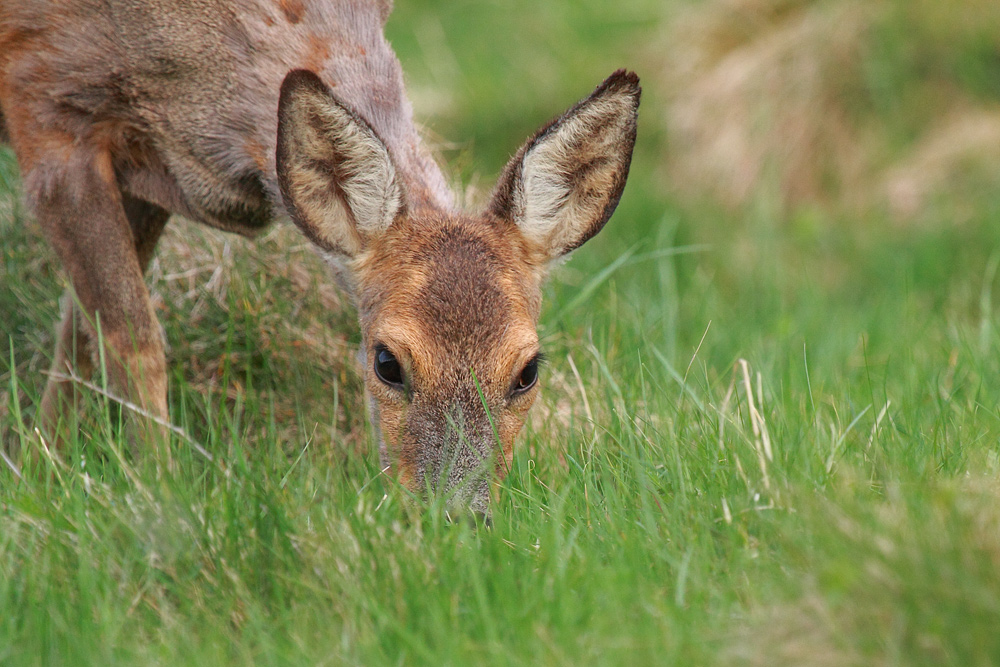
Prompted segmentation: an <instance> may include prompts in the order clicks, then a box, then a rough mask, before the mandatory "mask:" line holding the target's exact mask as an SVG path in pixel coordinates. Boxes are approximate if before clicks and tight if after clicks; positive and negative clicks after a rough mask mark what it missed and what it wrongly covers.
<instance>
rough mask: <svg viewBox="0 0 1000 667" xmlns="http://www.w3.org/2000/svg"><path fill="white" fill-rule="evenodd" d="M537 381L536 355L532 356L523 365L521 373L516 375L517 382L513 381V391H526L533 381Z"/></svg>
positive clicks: (516, 392) (517, 392) (518, 392)
mask: <svg viewBox="0 0 1000 667" xmlns="http://www.w3.org/2000/svg"><path fill="white" fill-rule="evenodd" d="M537 381H538V357H537V356H536V357H533V358H532V359H531V361H529V362H528V363H526V364H525V365H524V368H523V369H522V370H521V374H520V375H519V376H517V382H515V383H514V393H515V394H520V393H523V392H525V391H528V390H529V389H531V388H532V387H533V386H535V382H537Z"/></svg>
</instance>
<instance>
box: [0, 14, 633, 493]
mask: <svg viewBox="0 0 1000 667" xmlns="http://www.w3.org/2000/svg"><path fill="white" fill-rule="evenodd" d="M390 8H391V0H367V1H366V0H144V1H137V0H0V137H4V138H5V140H6V141H8V142H9V143H10V145H11V146H12V147H13V150H14V152H15V154H16V156H17V160H18V163H19V165H20V169H21V174H22V180H23V183H24V194H25V198H26V200H27V203H28V206H29V208H30V210H31V211H32V212H33V214H34V215H35V217H36V218H37V220H38V222H39V224H40V225H41V227H42V228H43V230H44V233H45V234H46V236H47V238H48V239H49V241H50V242H51V244H52V247H53V248H54V249H55V251H56V253H57V254H58V256H59V258H60V260H61V261H62V263H63V266H64V267H65V269H66V271H67V273H68V275H69V279H70V281H71V284H72V290H73V294H74V295H75V298H74V297H73V295H70V297H69V298H66V299H65V307H64V314H63V319H62V323H61V324H60V326H59V329H58V333H57V343H56V349H55V355H54V359H53V366H52V368H53V371H54V373H53V376H51V377H50V378H49V380H48V384H47V386H46V389H45V393H44V395H43V397H42V401H41V405H40V407H39V410H38V422H39V425H40V427H41V428H42V430H43V431H45V432H48V433H53V432H54V431H55V430H56V429H57V427H58V426H59V425H60V424H62V423H63V421H64V420H66V419H67V418H68V417H69V416H70V415H71V414H72V412H73V410H74V409H75V408H74V407H73V406H74V405H75V392H77V391H78V388H77V386H76V384H75V383H74V382H71V381H67V380H66V375H65V373H66V370H67V369H68V368H70V367H71V365H72V364H75V365H76V368H77V370H78V372H79V373H80V374H81V375H82V374H86V373H91V372H93V370H94V367H95V363H96V359H97V358H98V356H97V355H98V352H99V351H98V350H97V349H95V348H96V347H97V342H96V341H97V340H98V336H97V323H98V322H99V326H100V332H101V337H100V339H101V340H102V341H103V344H104V352H105V353H106V355H105V358H106V362H107V372H108V376H109V381H110V382H111V384H112V388H113V389H114V390H115V391H116V392H118V393H120V394H121V395H123V396H125V397H127V398H128V399H130V400H131V401H132V402H133V403H136V404H138V405H139V406H141V407H142V408H143V409H144V411H145V412H146V413H148V414H152V415H154V416H156V417H158V418H161V419H166V418H167V416H168V413H167V379H166V378H167V376H166V368H165V366H166V361H165V357H164V348H163V343H162V341H161V338H160V331H159V326H158V324H157V322H156V318H155V314H154V313H153V309H152V307H151V305H150V299H149V294H148V292H147V288H146V285H145V283H144V280H143V273H144V271H145V269H146V267H147V265H148V263H149V261H150V258H151V256H152V254H153V251H154V248H155V246H156V242H157V239H158V238H159V236H160V233H161V231H162V230H163V227H164V225H165V224H166V222H167V218H168V217H169V216H170V215H171V214H172V213H176V214H178V215H181V216H184V217H186V218H189V219H191V220H197V221H200V222H202V223H205V224H208V225H211V226H213V227H217V228H220V229H223V230H228V231H232V232H236V233H239V234H243V235H246V236H253V235H255V234H257V233H259V232H260V231H261V230H262V229H264V228H265V227H266V226H267V225H268V224H269V223H271V221H272V220H274V219H282V218H286V217H287V218H291V220H292V221H293V222H294V223H295V225H297V226H298V228H299V229H300V230H301V231H302V232H303V233H304V234H305V235H306V236H307V237H308V238H309V239H310V240H311V241H312V242H313V243H314V244H315V245H316V247H317V248H318V249H319V251H320V252H321V253H322V255H323V256H324V257H325V258H326V259H327V260H328V261H329V263H330V264H331V266H332V267H333V270H334V272H335V274H336V275H337V277H338V278H339V279H340V282H341V283H342V284H343V285H344V286H345V288H346V289H347V290H348V291H349V292H350V293H351V295H352V297H353V300H354V302H355V304H356V306H357V310H358V317H359V320H360V325H361V333H362V349H361V358H362V359H363V360H364V369H363V373H364V381H365V385H366V387H367V391H368V393H369V396H370V409H371V420H372V423H373V424H374V426H375V429H376V431H377V432H378V434H379V451H380V454H381V457H382V461H383V465H384V466H387V467H389V468H390V470H391V471H392V473H393V474H395V475H396V477H397V478H398V479H399V480H400V481H401V482H402V483H403V484H404V485H406V486H407V487H408V488H411V489H414V490H416V491H423V490H424V489H426V488H427V486H426V485H429V486H430V487H431V488H432V489H435V490H438V491H440V492H445V493H450V494H452V495H453V498H452V501H451V502H452V503H453V504H456V505H459V506H463V507H465V508H469V509H472V510H475V511H480V512H482V511H486V510H487V508H488V503H489V480H490V479H491V477H492V476H493V475H500V476H502V475H503V474H504V471H505V469H506V467H507V466H508V465H509V463H510V459H511V457H512V449H513V441H514V437H515V435H516V434H517V432H518V431H519V430H520V429H521V427H522V425H523V423H524V420H525V416H526V413H527V411H528V408H529V407H530V406H531V404H532V403H533V402H534V400H535V397H536V395H537V393H538V383H537V372H538V371H537V366H538V355H539V344H538V336H537V333H536V324H537V320H538V314H539V302H540V298H541V284H542V281H543V279H544V277H545V274H546V271H547V268H548V266H549V265H550V264H551V263H552V262H553V261H554V260H557V259H558V258H560V257H562V256H563V255H565V254H566V253H568V252H570V251H571V250H574V249H575V248H577V247H579V246H580V245H581V244H582V243H584V242H585V241H587V240H588V239H589V238H590V237H592V236H593V235H594V234H596V233H597V232H598V231H600V230H601V228H602V227H603V226H604V224H605V223H606V222H607V220H608V218H609V217H610V216H611V213H612V212H613V211H614V209H615V207H616V205H617V203H618V200H619V198H620V196H621V194H622V190H623V188H624V186H625V179H626V176H627V174H628V170H629V164H630V162H631V158H632V148H633V145H634V143H635V134H636V118H637V111H638V104H639V95H640V88H639V81H638V78H637V77H636V75H635V74H633V73H631V72H627V71H624V70H620V71H618V72H615V73H614V74H612V75H611V76H610V77H609V78H608V79H607V80H606V81H604V83H602V84H601V85H600V86H599V87H598V88H597V89H596V90H595V91H594V92H593V94H591V95H590V96H589V97H587V98H586V99H584V100H582V101H581V102H579V103H578V104H576V105H575V106H574V107H572V108H571V109H570V110H569V111H567V112H566V113H565V114H563V115H562V116H560V117H559V118H557V119H556V120H554V121H552V122H551V123H549V124H548V125H546V126H545V127H543V128H542V129H541V130H539V131H538V132H537V133H536V134H535V135H534V136H533V137H531V138H530V139H529V140H528V141H527V143H526V144H524V146H523V147H522V148H521V149H520V150H519V151H518V152H517V154H516V155H515V156H514V157H513V159H512V160H511V161H510V163H509V164H508V165H507V167H506V168H505V169H504V171H503V173H502V175H501V176H500V178H499V182H498V184H497V186H496V189H495V191H494V192H493V194H492V196H491V198H490V199H489V201H488V203H487V205H486V206H485V207H484V210H482V211H479V212H476V213H465V212H462V211H460V210H458V209H457V208H456V205H455V203H454V201H455V199H454V197H453V195H452V193H451V192H450V191H449V189H448V186H447V183H446V180H445V178H444V177H443V175H442V173H441V171H440V169H439V167H438V166H437V165H436V164H435V162H434V160H432V159H431V157H430V155H429V153H428V152H427V151H426V150H425V149H424V148H423V147H422V145H421V143H420V139H419V137H418V132H417V130H416V129H415V127H414V124H413V119H412V112H411V108H410V103H409V101H408V100H407V97H406V93H405V91H404V88H403V80H402V72H401V69H400V65H399V62H398V60H397V59H396V56H395V54H394V53H393V51H392V50H391V48H390V46H389V44H388V43H387V42H386V40H385V38H384V36H383V32H382V30H383V25H384V22H385V20H386V18H387V16H388V13H389V10H390Z"/></svg>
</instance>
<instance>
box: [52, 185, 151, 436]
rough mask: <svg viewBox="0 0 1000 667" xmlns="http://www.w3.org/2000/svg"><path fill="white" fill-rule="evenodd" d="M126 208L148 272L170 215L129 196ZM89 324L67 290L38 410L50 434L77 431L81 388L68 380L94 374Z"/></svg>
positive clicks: (136, 244)
mask: <svg viewBox="0 0 1000 667" xmlns="http://www.w3.org/2000/svg"><path fill="white" fill-rule="evenodd" d="M123 205H124V210H125V215H126V217H127V219H128V221H129V226H130V228H131V230H132V239H133V244H134V247H135V249H136V253H137V256H138V258H139V268H140V269H141V270H142V272H143V273H145V272H146V269H147V268H148V266H149V262H150V260H151V259H152V257H153V252H154V250H155V248H156V243H157V241H158V240H159V238H160V234H161V232H162V231H163V228H164V226H165V225H166V222H167V219H168V218H169V217H170V214H169V213H168V212H167V211H165V210H164V209H162V208H160V207H158V206H154V205H153V204H149V203H147V202H144V201H142V200H139V199H135V198H133V197H129V196H128V195H124V197H123ZM92 321H93V320H91V322H92ZM86 324H87V319H86V315H84V314H83V313H82V312H80V308H79V306H78V305H77V303H76V299H75V298H74V295H73V291H72V290H71V289H70V290H67V291H66V294H65V295H64V296H63V315H62V321H61V322H60V323H59V326H58V329H57V331H56V349H55V354H54V356H53V360H52V368H51V370H50V372H49V380H48V384H47V385H46V387H45V393H44V394H43V395H42V401H41V405H40V407H39V410H38V415H39V417H38V420H37V421H38V424H39V426H40V427H41V428H42V430H43V432H45V433H47V434H61V433H64V432H66V431H67V430H71V429H74V428H75V420H76V416H77V412H78V410H79V394H80V386H79V384H78V383H77V382H74V381H72V380H70V379H67V378H68V377H69V376H71V375H73V373H74V371H75V374H76V375H77V376H78V377H80V378H83V379H90V378H91V376H92V375H93V371H94V363H93V358H92V356H91V354H92V352H93V351H95V350H96V347H95V344H94V341H92V340H91V336H90V333H89V332H90V331H92V330H93V327H92V326H85V325H86ZM52 437H55V436H54V435H53V436H52Z"/></svg>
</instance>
